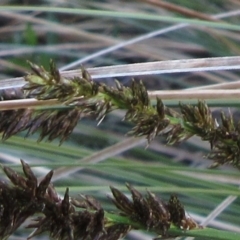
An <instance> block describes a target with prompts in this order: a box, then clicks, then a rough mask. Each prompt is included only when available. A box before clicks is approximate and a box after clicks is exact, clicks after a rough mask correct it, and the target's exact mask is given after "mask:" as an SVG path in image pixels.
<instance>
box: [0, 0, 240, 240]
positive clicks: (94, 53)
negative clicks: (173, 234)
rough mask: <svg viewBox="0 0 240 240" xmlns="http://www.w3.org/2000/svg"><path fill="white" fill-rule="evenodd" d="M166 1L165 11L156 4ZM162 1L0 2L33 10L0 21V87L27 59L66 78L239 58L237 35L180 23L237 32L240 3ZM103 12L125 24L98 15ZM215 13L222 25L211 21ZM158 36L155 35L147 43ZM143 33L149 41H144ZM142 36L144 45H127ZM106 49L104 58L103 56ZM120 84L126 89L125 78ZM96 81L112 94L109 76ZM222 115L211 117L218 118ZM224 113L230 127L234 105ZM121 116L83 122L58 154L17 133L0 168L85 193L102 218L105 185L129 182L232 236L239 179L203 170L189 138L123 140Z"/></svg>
mask: <svg viewBox="0 0 240 240" xmlns="http://www.w3.org/2000/svg"><path fill="white" fill-rule="evenodd" d="M166 2H167V3H168V4H165V5H164V4H163V3H166ZM166 2H164V1H157V0H142V1H137V0H136V1H124V0H105V1H97V0H96V1H94V0H92V1H84V0H83V1H80V0H68V1H66V0H54V1H52V0H51V1H50V0H48V1H47V0H46V1H40V0H39V1H34V3H32V2H31V1H27V0H25V1H24V0H22V1H21V0H15V1H7V0H5V1H4V0H2V1H1V3H0V10H1V8H4V7H6V6H9V5H11V6H16V5H19V6H22V7H23V6H29V5H30V4H31V6H33V5H34V7H35V8H34V11H30V10H28V11H11V10H10V9H9V10H8V11H6V10H4V11H1V12H0V79H6V78H11V77H18V76H23V75H25V74H26V72H28V71H29V66H28V64H27V63H26V60H30V61H32V62H34V63H37V64H40V65H43V66H44V67H46V68H48V65H49V60H50V59H53V60H54V61H55V62H56V64H57V66H58V67H59V68H60V69H65V70H67V69H70V68H71V69H76V68H79V67H80V64H83V65H84V66H85V67H86V68H88V67H97V66H109V65H118V64H130V63H143V62H150V61H159V60H175V59H178V60H180V59H190V58H195V59H197V58H205V57H221V56H222V57H223V56H238V55H240V44H239V42H240V35H239V32H238V31H233V30H229V29H224V28H222V29H218V28H212V27H206V26H201V22H200V21H199V24H198V25H186V26H181V25H180V24H181V19H182V20H183V21H184V19H196V20H207V21H209V22H218V23H219V22H220V21H222V23H229V24H235V25H238V24H239V22H240V17H239V15H236V14H233V13H234V12H235V11H236V10H239V9H240V2H239V1H237V0H211V1H210V0H201V1H200V0H197V1H189V0H171V1H166ZM40 6H47V7H48V8H49V9H51V8H55V7H60V8H61V9H62V11H61V13H59V12H57V11H52V12H51V11H49V12H45V11H41V10H40V9H39V10H38V7H40ZM69 9H72V11H74V10H82V9H88V10H99V11H101V15H102V16H101V17H100V16H95V15H91V14H89V15H82V14H71V10H70V13H69V12H68V11H69ZM106 10H108V11H118V12H122V13H123V15H122V17H118V18H115V17H114V16H113V17H109V16H104V13H105V11H106ZM124 13H129V14H135V13H137V14H142V17H140V18H139V19H135V18H131V17H128V18H126V17H124ZM145 14H152V15H153V16H156V17H157V16H166V17H169V18H170V19H171V18H172V19H174V18H176V17H178V18H179V22H178V23H173V22H172V23H170V22H163V21H151V20H148V19H146V18H145ZM222 14H224V15H225V18H224V19H221V20H216V19H214V18H215V17H216V16H217V17H219V16H220V17H221V15H222ZM178 25H179V26H178ZM171 26H176V28H175V30H172V31H167V30H166V31H164V29H168V28H169V27H171ZM156 31H161V34H160V33H159V34H157V33H156V34H155V35H154V34H153V33H155V32H156ZM151 33H152V34H153V35H154V37H150V36H151ZM140 36H142V38H143V40H141V41H136V42H135V43H133V44H129V45H126V44H127V43H129V41H131V40H132V41H133V40H134V39H136V38H138V37H140ZM113 46H118V47H115V48H114V47H113ZM120 46H121V47H120ZM110 47H111V48H112V50H111V51H110V50H109V48H110ZM106 49H108V51H104V50H106ZM69 64H72V65H69ZM69 66H71V67H69ZM136 79H142V80H143V82H144V84H145V85H146V86H147V88H148V90H170V89H186V88H190V87H198V86H207V85H210V84H216V83H224V82H231V81H236V80H239V71H237V70H235V71H213V72H191V73H181V74H180V73H172V74H162V75H151V76H150V75H149V76H144V77H142V76H138V77H136ZM118 80H119V81H121V82H122V83H123V84H126V85H128V84H129V83H130V81H131V78H130V77H121V78H119V79H118ZM101 81H103V82H105V83H106V84H108V85H114V79H113V78H112V77H111V76H109V77H108V78H104V79H101ZM0 86H1V80H0ZM176 103H177V101H176ZM220 107H221V105H219V106H218V105H217V107H216V108H213V111H214V113H215V114H216V116H218V113H219V109H220ZM222 109H223V108H222ZM223 110H225V109H223ZM226 111H227V109H226ZM231 111H232V112H233V113H234V114H235V116H236V118H238V115H239V114H238V103H235V104H234V108H231ZM123 116H124V114H123V112H122V111H114V112H113V113H111V114H109V115H108V116H107V117H106V118H105V119H104V121H103V122H102V123H101V124H100V125H99V126H96V125H97V122H96V121H95V120H94V119H89V118H88V119H82V120H81V121H80V122H79V124H78V125H77V127H76V129H75V130H74V132H73V134H72V135H71V136H70V138H69V139H68V141H66V142H65V143H64V144H63V145H62V146H60V147H59V146H58V142H57V141H54V142H51V143H49V142H42V143H37V142H36V140H37V137H38V136H37V135H33V136H32V137H29V138H27V139H23V136H24V134H19V135H18V136H15V137H12V138H11V139H9V140H8V141H6V142H3V143H1V144H0V162H1V163H2V164H7V165H11V166H14V167H15V168H16V169H18V170H19V171H20V167H18V166H19V165H20V161H19V159H20V158H21V159H24V160H25V161H26V162H28V163H29V164H30V165H31V166H35V167H36V168H34V170H35V171H36V173H37V174H38V175H39V176H41V175H44V174H45V173H47V172H48V171H49V170H50V169H55V170H56V171H55V172H56V173H57V174H56V176H55V180H54V184H55V186H56V187H57V190H58V191H59V193H63V192H64V191H65V189H66V187H70V195H71V196H77V195H78V194H79V193H82V194H91V195H93V196H94V197H96V198H97V199H99V200H101V202H102V204H103V206H104V207H105V208H107V209H109V210H110V209H112V205H111V204H109V200H107V198H106V194H109V193H110V191H109V188H108V186H109V185H113V186H118V187H119V188H120V189H122V190H126V188H125V186H124V184H125V182H128V183H131V184H133V185H135V186H136V188H137V189H139V190H143V191H145V190H146V188H147V189H148V190H152V191H154V192H155V193H156V194H157V195H159V196H161V197H162V198H163V199H165V200H167V199H168V197H169V195H170V194H172V193H176V194H177V195H178V196H179V198H180V200H181V201H182V202H183V203H184V205H185V206H186V210H187V212H188V213H189V214H190V215H191V216H192V217H194V218H195V219H196V220H197V221H198V222H199V223H203V224H204V225H207V226H209V227H214V228H217V229H224V230H229V231H234V232H239V233H240V220H239V212H240V207H239V206H240V200H239V198H238V197H237V196H239V191H238V186H239V171H238V170H236V169H233V168H231V167H229V166H223V167H220V168H218V169H215V170H210V169H208V167H209V166H210V165H211V163H212V162H211V161H209V160H207V159H204V158H203V156H204V154H205V153H206V152H208V151H209V148H210V146H209V145H208V144H207V143H205V142H202V141H201V140H200V139H198V138H195V137H193V138H191V139H189V140H188V141H187V142H185V143H181V144H179V145H174V146H166V145H165V140H164V139H163V138H161V137H158V138H157V139H155V140H154V141H153V142H152V143H151V144H150V146H149V147H148V148H147V149H145V147H146V141H145V140H144V139H140V138H139V139H133V138H129V137H128V136H127V135H126V133H127V132H128V131H129V130H130V129H131V127H132V126H131V125H130V124H127V123H125V122H123V121H122V118H123ZM97 162H99V163H97ZM69 168H71V169H72V170H71V171H69ZM235 196H236V197H235ZM219 206H221V208H220V207H219ZM213 213H214V214H213ZM29 233H30V230H26V229H25V228H24V226H23V227H22V228H21V229H19V231H18V232H16V234H15V235H14V236H12V237H11V239H25V238H26V236H27V235H28V234H29ZM35 239H48V237H47V236H41V237H38V238H35ZM126 239H128V240H130V239H131V240H136V239H138V240H141V239H142V240H148V239H152V234H151V233H147V232H139V231H137V232H135V231H133V232H131V233H130V234H129V235H128V236H127V237H126ZM179 239H180V238H179ZM181 239H184V238H181ZM188 239H189V238H188Z"/></svg>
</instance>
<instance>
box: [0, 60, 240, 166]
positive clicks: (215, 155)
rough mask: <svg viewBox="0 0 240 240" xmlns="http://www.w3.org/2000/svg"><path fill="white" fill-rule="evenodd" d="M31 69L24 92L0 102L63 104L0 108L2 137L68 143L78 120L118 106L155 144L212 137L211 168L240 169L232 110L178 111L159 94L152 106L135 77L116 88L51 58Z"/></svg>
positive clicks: (238, 132)
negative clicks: (68, 72) (35, 136)
mask: <svg viewBox="0 0 240 240" xmlns="http://www.w3.org/2000/svg"><path fill="white" fill-rule="evenodd" d="M30 66H31V68H32V71H33V73H32V74H28V75H27V76H26V77H25V80H26V81H27V83H26V85H25V86H24V87H23V88H22V90H21V91H15V92H14V91H12V90H11V92H8V91H1V92H0V100H2V101H4V100H8V99H22V98H30V97H34V98H36V99H38V100H48V99H57V100H58V101H59V104H60V106H59V107H55V108H53V107H52V108H51V107H50V106H45V107H42V108H41V109H37V110H34V109H20V110H5V111H0V133H2V139H3V140H6V139H7V138H9V137H10V136H12V135H14V134H17V133H18V132H20V131H23V130H27V134H26V135H27V136H28V135H30V134H32V133H35V132H36V131H40V136H39V141H41V140H43V139H44V138H47V140H49V141H51V140H53V139H55V138H60V144H61V143H62V142H63V141H65V140H66V139H67V138H68V137H69V135H70V134H71V132H72V131H73V129H74V127H75V126H76V124H77V122H78V120H79V119H81V118H82V117H87V116H89V115H91V116H94V117H95V118H96V119H97V120H98V121H99V123H100V122H101V121H102V120H103V119H104V117H105V116H106V115H107V114H108V113H109V112H111V111H113V110H114V109H124V110H126V114H125V117H124V120H125V121H128V122H130V123H132V124H133V125H134V127H133V128H132V130H131V131H130V132H129V134H131V135H133V136H136V137H138V136H146V138H147V139H148V142H151V141H152V140H153V139H154V138H155V137H156V136H158V135H162V136H165V137H166V140H167V143H168V144H174V143H178V142H182V141H184V140H186V139H188V138H190V137H192V136H193V135H196V136H199V137H201V139H202V140H203V141H208V142H209V143H210V146H211V152H210V153H209V154H208V155H207V157H208V158H209V159H212V160H214V163H213V165H212V166H213V167H216V166H219V165H222V164H231V165H233V166H235V167H237V168H239V167H240V122H234V119H233V117H232V115H231V114H229V115H228V116H227V115H225V114H224V113H222V114H221V117H220V119H215V118H214V117H213V115H212V113H211V110H210V109H209V107H208V106H207V104H206V103H205V102H203V101H199V102H198V104H197V105H188V104H181V103H180V105H179V108H180V112H177V111H174V110H172V109H170V108H168V107H166V106H164V104H163V103H162V101H161V99H159V98H157V99H156V101H157V103H156V105H155V106H154V105H152V104H151V101H150V98H149V96H148V92H147V90H146V88H145V86H144V85H143V83H142V82H141V81H140V82H136V81H132V84H131V86H130V87H125V86H123V85H122V84H121V83H119V82H118V81H116V87H109V86H106V85H105V84H103V83H95V82H94V81H93V80H92V78H91V76H90V74H89V73H88V72H87V71H86V70H85V69H82V76H80V77H74V78H72V79H71V78H67V77H63V76H62V75H61V74H60V73H59V71H58V70H57V69H56V67H55V65H54V64H53V63H52V62H51V64H50V71H49V72H48V71H46V70H45V69H44V68H43V67H39V66H37V65H35V64H32V63H30Z"/></svg>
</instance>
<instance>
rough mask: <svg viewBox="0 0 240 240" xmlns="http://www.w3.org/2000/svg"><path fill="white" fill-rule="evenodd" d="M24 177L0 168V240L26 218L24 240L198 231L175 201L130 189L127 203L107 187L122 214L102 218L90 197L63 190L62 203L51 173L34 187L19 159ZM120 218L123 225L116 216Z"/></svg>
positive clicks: (113, 238) (111, 239) (104, 238)
mask: <svg viewBox="0 0 240 240" xmlns="http://www.w3.org/2000/svg"><path fill="white" fill-rule="evenodd" d="M21 164H22V169H23V173H24V176H22V175H19V174H18V173H17V172H15V171H14V170H12V169H11V168H9V167H3V171H4V173H5V174H6V175H7V177H8V179H9V180H10V181H11V184H10V183H8V182H4V181H0V238H1V239H7V238H8V237H9V236H10V235H11V234H13V233H14V232H15V231H16V230H17V229H18V228H19V227H20V225H21V224H22V223H23V222H25V221H26V220H27V219H28V218H29V217H33V216H35V215H37V217H35V219H33V221H32V223H30V224H29V225H28V226H27V228H34V231H33V232H32V233H31V234H30V235H29V237H28V239H31V238H33V237H34V236H37V235H40V234H43V233H45V234H49V237H50V238H52V239H56V240H66V239H68V240H77V239H79V240H86V239H96V240H117V239H120V238H122V237H124V236H125V235H126V234H127V233H128V232H129V231H130V230H131V229H136V228H141V229H146V230H151V231H153V232H155V233H156V234H160V235H161V236H162V237H165V236H167V235H168V229H169V227H170V225H171V223H172V224H174V225H176V226H177V227H179V228H181V229H184V230H189V229H193V228H198V225H197V224H196V223H195V222H194V220H193V219H191V218H187V217H186V215H185V211H184V208H183V206H182V204H181V203H180V202H179V200H178V199H177V197H173V196H172V197H171V198H170V200H169V202H168V203H165V202H163V201H162V200H161V199H159V198H157V197H156V196H155V195H154V194H153V193H151V192H148V194H147V196H146V197H143V196H142V195H141V194H140V193H139V192H138V191H137V190H136V189H134V188H133V187H132V186H130V185H127V187H128V189H129V191H130V192H131V193H132V201H131V200H129V199H128V198H127V197H126V196H125V195H124V194H123V193H122V192H121V191H119V190H118V189H117V188H114V187H110V188H111V191H112V194H113V198H111V199H112V202H113V203H114V204H115V206H116V207H117V208H118V209H120V210H121V213H119V212H114V213H111V218H109V217H107V212H106V211H104V209H103V208H102V206H101V204H100V202H99V201H97V200H96V199H95V198H94V197H92V196H86V195H80V197H79V198H70V196H69V189H68V188H67V189H66V191H65V194H64V197H63V199H61V198H60V197H59V195H58V193H57V192H56V190H55V188H54V186H53V184H52V183H51V178H52V176H53V171H50V172H49V173H48V174H47V175H46V176H45V177H44V178H43V179H42V180H41V181H40V182H39V183H38V180H37V178H36V176H35V175H34V173H33V171H32V170H31V168H30V166H29V165H28V164H27V163H25V162H24V161H23V160H21ZM122 215H124V216H125V218H124V222H123V221H118V216H122Z"/></svg>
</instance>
